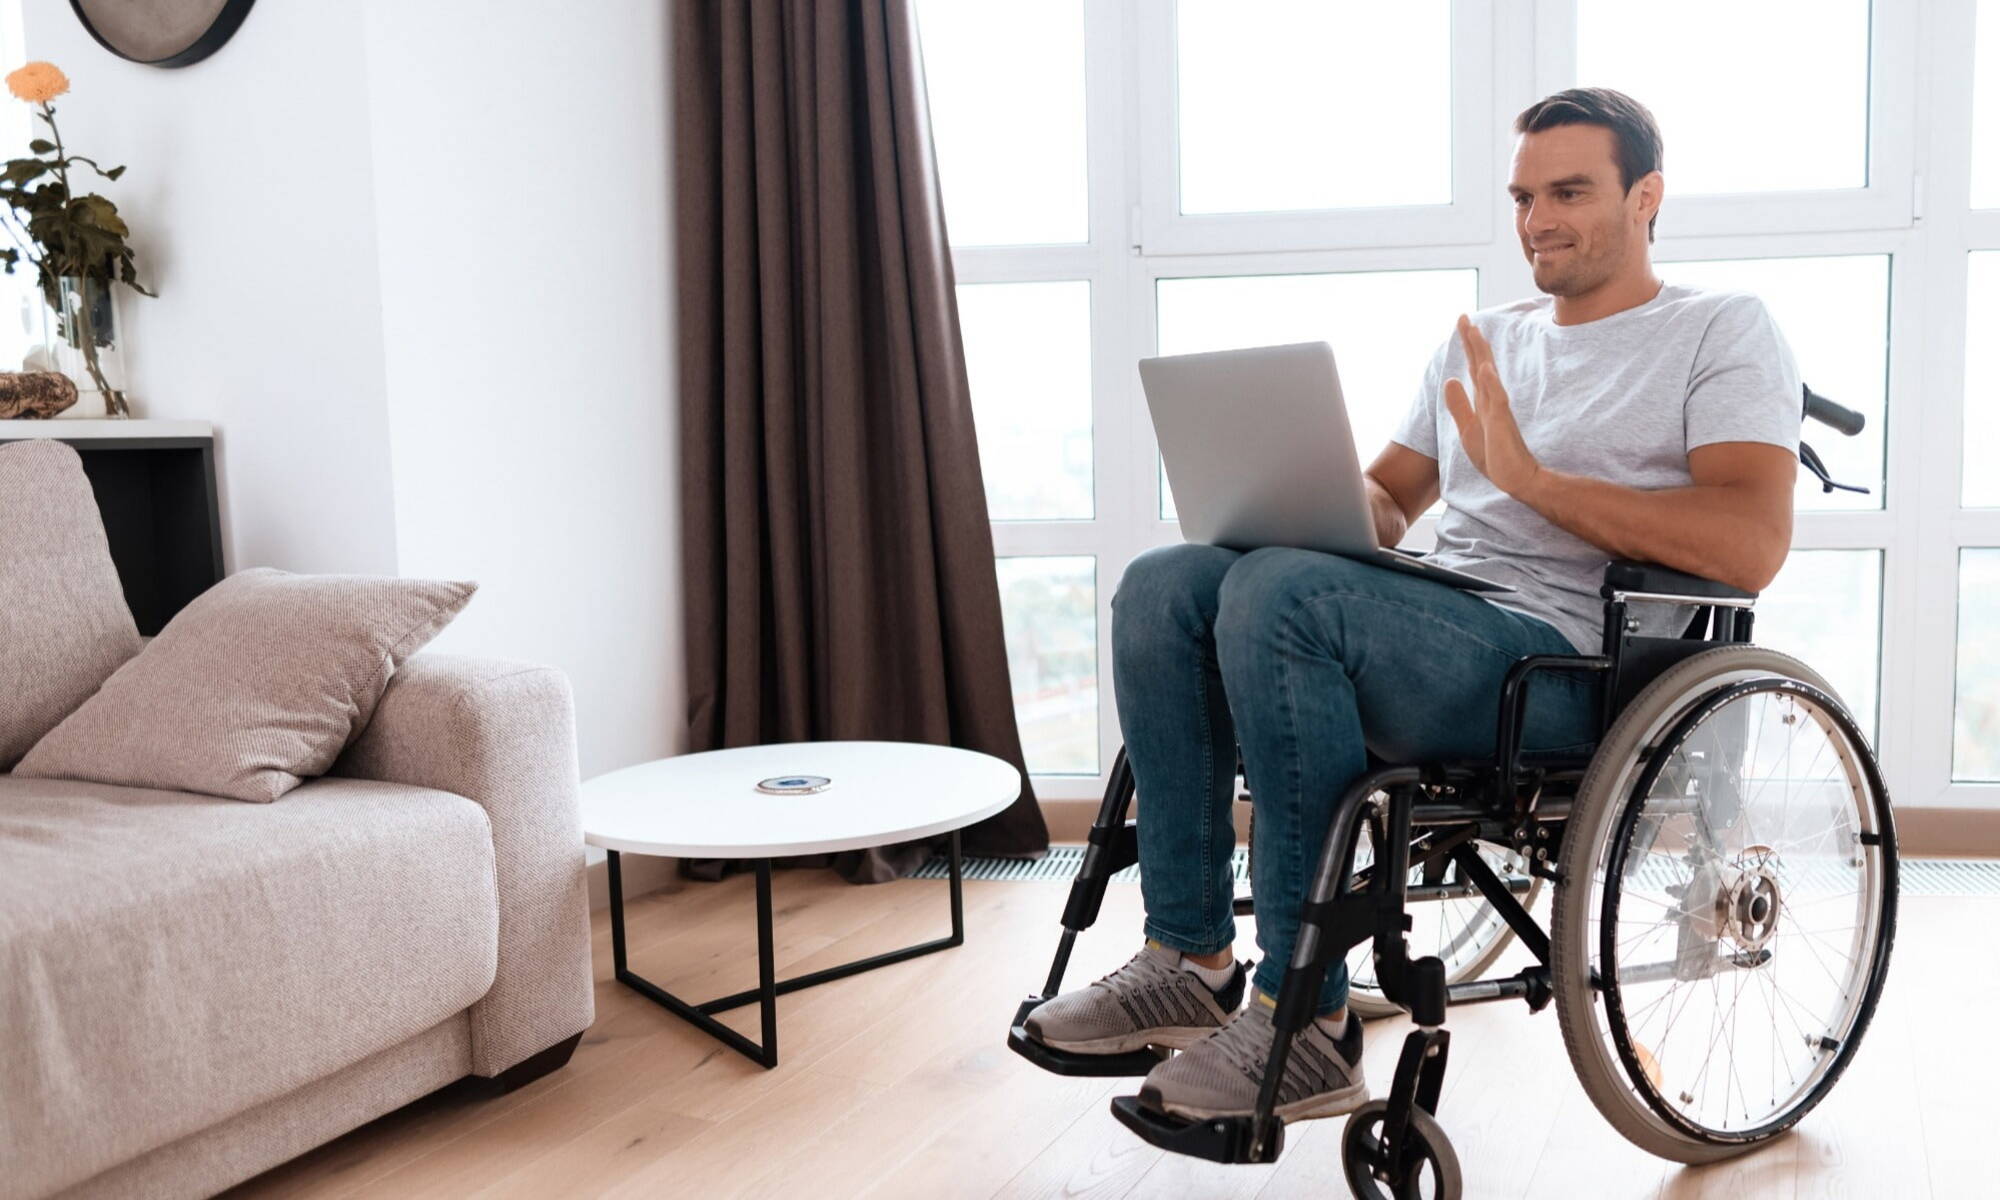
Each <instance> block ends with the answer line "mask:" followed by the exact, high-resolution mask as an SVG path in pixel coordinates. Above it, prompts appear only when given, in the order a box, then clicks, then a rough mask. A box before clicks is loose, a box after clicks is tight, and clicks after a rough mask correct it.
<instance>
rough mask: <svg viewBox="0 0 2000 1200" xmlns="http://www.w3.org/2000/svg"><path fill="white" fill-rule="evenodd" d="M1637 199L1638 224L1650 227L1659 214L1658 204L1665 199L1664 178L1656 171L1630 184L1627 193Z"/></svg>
mask: <svg viewBox="0 0 2000 1200" xmlns="http://www.w3.org/2000/svg"><path fill="white" fill-rule="evenodd" d="M1628 194H1630V195H1635V196H1637V197H1638V199H1639V223H1640V224H1641V225H1650V224H1651V223H1652V221H1653V218H1654V217H1655V216H1657V215H1658V214H1659V211H1660V204H1661V203H1662V202H1663V201H1664V200H1665V199H1666V198H1667V180H1666V176H1664V175H1662V174H1660V173H1659V172H1658V171H1648V172H1646V173H1645V174H1644V175H1642V176H1640V177H1639V178H1638V179H1637V180H1636V181H1634V182H1633V184H1632V191H1631V192H1630V193H1628Z"/></svg>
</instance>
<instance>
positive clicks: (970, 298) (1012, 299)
mask: <svg viewBox="0 0 2000 1200" xmlns="http://www.w3.org/2000/svg"><path fill="white" fill-rule="evenodd" d="M958 316H959V325H960V326H961V328H962V329H963V331H964V336H965V368H966V373H967V374H968V375H969V376H970V377H971V381H972V419H973V422H974V424H975V425H976V427H977V429H978V433H979V468H980V471H981V473H982V474H984V475H985V477H986V506H987V510H988V515H989V516H990V517H991V518H992V519H993V520H995V521H1055V520H1066V519H1072V520H1089V519H1090V516H1091V512H1092V503H1091V486H1090V485H1091V457H1090V456H1091V446H1090V284H1088V283H1086V282H1083V281H1080V280H1079V281H1075V282H1063V283H972V284H965V285H963V286H961V287H960V288H959V289H958Z"/></svg>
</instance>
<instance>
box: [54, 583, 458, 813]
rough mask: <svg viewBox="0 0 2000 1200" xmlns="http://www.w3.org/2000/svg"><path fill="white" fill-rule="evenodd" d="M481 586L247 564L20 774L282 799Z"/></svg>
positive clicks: (107, 686)
mask: <svg viewBox="0 0 2000 1200" xmlns="http://www.w3.org/2000/svg"><path fill="white" fill-rule="evenodd" d="M475 586H476V585H474V584H470V583H445V582H435V581H430V580H422V579H395V578H381V577H375V576H366V575H294V574H291V573H290V572H286V571H274V570H270V569H268V568H258V569H255V570H249V571H239V572H237V573H236V574H234V575H232V576H230V577H229V578H228V579H225V580H223V581H222V582H221V583H218V584H216V585H215V586H214V587H212V588H210V589H208V590H207V591H206V592H203V593H202V594H201V595H200V596H197V597H196V598H195V600H194V602H193V603H192V604H189V605H188V606H187V607H186V608H184V609H182V610H181V611H180V612H179V613H178V614H176V615H175V617H174V619H173V620H172V621H169V622H168V623H167V627H166V628H165V629H163V630H161V631H160V636H159V637H157V638H154V639H153V640H152V642H150V643H149V644H148V645H147V646H146V649H145V651H144V652H143V653H141V654H140V655H139V656H138V657H137V658H134V659H133V660H132V661H131V662H129V663H127V664H125V666H124V667H122V668H120V669H119V671H118V673H117V674H115V675H113V676H112V677H111V678H110V679H108V680H106V681H105V683H104V686H103V687H102V688H100V689H98V692H97V694H96V695H95V696H92V697H91V698H90V699H89V700H88V701H86V702H85V703H84V705H83V707H81V708H79V709H77V710H76V711H75V712H73V713H71V714H70V715H69V716H68V717H67V718H65V719H64V720H63V722H62V724H60V725H58V726H56V727H55V729H53V730H51V731H50V732H49V734H48V736H47V737H44V738H43V739H42V740H41V741H40V742H37V743H36V744H35V746H34V748H33V749H31V750H29V751H28V754H27V757H25V758H23V759H22V760H21V765H20V766H18V767H16V768H15V774H17V775H35V776H40V777H42V778H53V779H88V780H95V781H97V782H99V783H115V784H121V785H123V786H126V787H150V788H170V789H173V790H175V791H186V792H201V793H203V794H205V795H210V796H228V797H231V798H233V799H236V800H257V801H270V800H276V799H277V798H278V797H280V796H282V795H284V794H285V793H286V792H289V791H291V790H292V789H293V788H294V787H297V786H298V784H299V780H300V779H302V778H305V777H308V776H313V775H320V774H324V773H325V771H326V769H327V768H328V767H330V766H332V765H333V760H334V759H335V758H337V757H338V756H339V754H340V752H341V750H342V749H343V748H345V747H346V745H347V743H348V742H350V741H352V740H353V739H354V737H355V735H356V734H358V733H360V732H361V730H362V728H363V727H364V726H366V725H367V724H368V718H369V717H370V716H372V715H373V714H374V712H375V705H376V704H377V703H379V702H380V701H381V699H382V692H383V690H384V689H385V688H387V687H388V686H389V674H390V672H392V671H394V670H395V669H396V668H397V667H399V666H401V665H402V664H403V661H404V660H405V659H407V658H409V656H410V655H412V654H415V653H416V652H417V651H418V650H420V649H422V648H423V645H424V643H426V642H428V641H430V640H431V638H433V637H435V636H437V633H438V631H439V630H441V629H443V628H444V627H445V625H447V624H448V623H450V621H451V619H452V618H453V617H454V616H456V615H458V612H459V610H460V609H462V608H464V607H465V604H466V601H468V600H470V599H471V598H472V593H473V590H474V588H475Z"/></svg>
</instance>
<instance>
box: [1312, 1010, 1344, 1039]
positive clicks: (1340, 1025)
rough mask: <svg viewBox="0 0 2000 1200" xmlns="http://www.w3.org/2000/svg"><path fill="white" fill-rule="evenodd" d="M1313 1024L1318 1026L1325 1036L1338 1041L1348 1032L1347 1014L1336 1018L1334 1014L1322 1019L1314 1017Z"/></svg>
mask: <svg viewBox="0 0 2000 1200" xmlns="http://www.w3.org/2000/svg"><path fill="white" fill-rule="evenodd" d="M1313 1023H1314V1024H1316V1025H1318V1026H1319V1027H1320V1029H1321V1030H1322V1031H1323V1032H1325V1034H1326V1035H1327V1036H1328V1037H1331V1038H1336V1039H1338V1038H1339V1037H1340V1035H1341V1034H1343V1033H1346V1032H1347V1014H1346V1013H1342V1014H1340V1015H1339V1016H1338V1017H1336V1016H1334V1015H1333V1014H1332V1013H1328V1014H1326V1015H1325V1016H1322V1017H1314V1018H1313Z"/></svg>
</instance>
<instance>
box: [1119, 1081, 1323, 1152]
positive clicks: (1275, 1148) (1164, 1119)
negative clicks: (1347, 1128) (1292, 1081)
mask: <svg viewBox="0 0 2000 1200" xmlns="http://www.w3.org/2000/svg"><path fill="white" fill-rule="evenodd" d="M1111 1115H1112V1116H1114V1117H1117V1118H1118V1123H1119V1124H1120V1125H1123V1126H1124V1127H1125V1128H1127V1129H1129V1130H1131V1131H1132V1132H1133V1133H1136V1134H1138V1135H1139V1136H1140V1137H1142V1138H1144V1139H1146V1141H1147V1142H1148V1143H1150V1144H1152V1145H1155V1146H1158V1147H1159V1148H1160V1149H1162V1150H1169V1151H1172V1152H1173V1153H1175V1154H1185V1155H1187V1156H1188V1157H1190V1158H1205V1159H1207V1160H1209V1161H1210V1162H1219V1163H1269V1162H1276V1161H1278V1152H1279V1151H1281V1150H1283V1149H1284V1148H1285V1123H1284V1122H1283V1121H1280V1120H1277V1119H1275V1118H1274V1119H1273V1120H1272V1121H1271V1132H1270V1135H1269V1136H1268V1137H1266V1138H1265V1139H1264V1144H1263V1145H1262V1146H1261V1147H1254V1151H1255V1152H1254V1154H1253V1143H1254V1142H1255V1141H1256V1140H1257V1139H1256V1130H1255V1122H1254V1121H1253V1120H1252V1119H1251V1118H1249V1117H1217V1118H1214V1119H1211V1120H1207V1121H1189V1120H1186V1119H1184V1118H1181V1117H1175V1116H1170V1115H1168V1114H1166V1113H1158V1112H1154V1111H1153V1110H1152V1109H1150V1108H1145V1107H1143V1106H1141V1105H1140V1103H1139V1098H1138V1097H1137V1096H1115V1097H1113V1098H1112V1100H1111Z"/></svg>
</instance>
